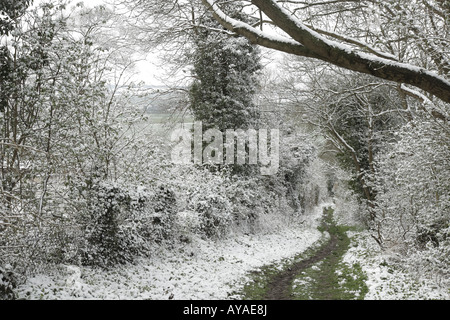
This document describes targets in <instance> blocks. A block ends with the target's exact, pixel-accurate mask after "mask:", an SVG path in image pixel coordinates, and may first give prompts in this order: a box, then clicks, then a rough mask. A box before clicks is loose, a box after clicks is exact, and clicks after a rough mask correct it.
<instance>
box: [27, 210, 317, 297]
mask: <svg viewBox="0 0 450 320" xmlns="http://www.w3.org/2000/svg"><path fill="white" fill-rule="evenodd" d="M321 213H322V209H321V207H318V208H317V209H316V210H315V212H314V213H313V214H312V215H311V216H309V217H308V218H307V219H304V220H303V221H302V222H300V223H291V224H283V225H280V226H279V227H278V228H275V229H273V230H271V232H266V233H261V234H253V235H236V236H234V237H232V238H230V239H226V240H221V241H210V240H208V241H205V240H202V239H200V238H193V241H192V242H191V243H189V244H184V245H179V246H178V247H176V248H172V249H163V248H161V249H160V250H159V251H157V252H156V251H155V252H154V254H153V256H152V257H151V258H146V259H140V260H139V261H138V262H137V263H136V264H134V265H124V266H120V267H117V268H114V269H113V270H109V271H106V270H101V269H98V268H89V267H82V268H78V267H75V266H60V267H58V268H55V270H53V271H52V272H48V273H47V274H40V275H36V276H35V277H33V278H30V279H29V280H28V281H27V282H26V283H25V284H24V285H22V286H21V287H19V290H18V293H19V296H20V298H24V299H158V300H159V299H169V298H170V299H233V298H239V297H238V296H234V295H233V292H234V291H236V290H239V289H240V288H242V286H243V285H244V283H245V282H246V281H247V280H248V278H247V274H248V272H249V271H252V270H256V269H258V268H259V267H262V266H263V265H266V264H269V263H272V262H276V261H278V260H281V259H284V258H289V257H292V256H294V255H295V254H297V253H301V252H303V251H305V250H306V249H307V248H308V247H310V246H311V245H313V244H314V243H315V242H316V241H318V240H319V239H320V237H321V233H320V232H319V231H318V230H317V225H318V223H319V219H320V215H321Z"/></svg>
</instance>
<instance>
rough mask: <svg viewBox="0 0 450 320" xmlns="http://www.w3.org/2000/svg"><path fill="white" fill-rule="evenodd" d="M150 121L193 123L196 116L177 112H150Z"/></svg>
mask: <svg viewBox="0 0 450 320" xmlns="http://www.w3.org/2000/svg"><path fill="white" fill-rule="evenodd" d="M147 116H148V121H149V122H150V123H160V124H164V123H192V122H193V121H194V117H193V116H191V115H183V114H176V113H149V114H148V115H147Z"/></svg>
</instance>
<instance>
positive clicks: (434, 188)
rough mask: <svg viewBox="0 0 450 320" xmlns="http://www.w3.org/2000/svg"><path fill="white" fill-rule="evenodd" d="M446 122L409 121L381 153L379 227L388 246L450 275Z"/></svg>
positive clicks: (420, 267)
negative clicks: (449, 267)
mask: <svg viewBox="0 0 450 320" xmlns="http://www.w3.org/2000/svg"><path fill="white" fill-rule="evenodd" d="M442 125H443V123H442V122H440V121H436V120H432V119H426V120H424V119H420V121H413V122H409V123H408V124H406V125H405V126H404V127H403V128H402V130H400V131H399V132H398V134H397V136H398V142H396V143H393V144H392V145H390V146H388V147H387V151H386V152H385V153H381V154H380V155H379V159H378V169H377V171H378V172H377V182H378V185H377V191H378V196H377V199H378V201H377V220H376V227H375V228H374V229H375V230H376V232H377V233H379V236H381V238H382V240H383V242H384V243H385V244H386V246H388V247H393V248H394V249H395V250H397V251H399V252H402V253H405V254H406V255H405V256H408V257H409V259H410V261H409V263H411V267H412V266H413V268H416V269H417V270H418V271H420V272H423V271H425V270H428V271H435V272H436V273H437V274H441V275H442V276H444V277H446V278H447V279H448V265H449V255H448V250H449V246H450V242H449V239H450V238H449V232H450V225H449V221H450V198H449V192H448V190H449V188H450V184H449V179H448V177H449V176H450V163H449V159H450V149H449V147H450V136H449V134H448V131H446V130H443V129H444V128H443V127H442Z"/></svg>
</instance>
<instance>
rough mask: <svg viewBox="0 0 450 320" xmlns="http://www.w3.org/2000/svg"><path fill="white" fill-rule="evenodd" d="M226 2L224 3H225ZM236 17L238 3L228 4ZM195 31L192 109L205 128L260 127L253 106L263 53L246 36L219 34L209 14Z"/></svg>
mask: <svg viewBox="0 0 450 320" xmlns="http://www.w3.org/2000/svg"><path fill="white" fill-rule="evenodd" d="M224 3H225V2H224ZM226 6H227V7H229V9H230V10H232V11H233V14H234V15H242V13H241V11H242V6H241V4H240V3H239V2H236V3H228V4H226ZM197 24H198V25H199V27H197V28H195V29H194V31H193V35H192V38H193V44H194V45H193V52H192V53H191V54H188V56H190V59H192V63H193V75H194V81H193V83H192V85H191V88H190V108H191V109H192V111H193V114H194V116H195V118H196V120H198V121H202V122H203V124H204V126H205V129H209V128H212V127H215V128H218V129H219V130H226V129H247V128H248V127H249V126H250V127H255V126H257V125H258V119H259V110H258V109H257V108H256V105H255V103H254V94H255V92H256V90H257V87H258V77H257V76H258V71H259V70H260V69H261V67H262V66H261V62H260V60H261V54H260V52H259V49H258V47H256V46H254V45H252V44H251V43H250V42H249V41H248V40H247V39H245V38H243V37H230V35H228V34H226V33H222V32H218V31H217V30H220V29H221V28H222V27H221V25H220V24H219V23H218V22H217V21H215V20H214V18H213V17H212V15H211V13H210V12H206V13H205V14H204V15H202V17H201V18H199V21H197Z"/></svg>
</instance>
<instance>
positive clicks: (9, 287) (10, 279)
mask: <svg viewBox="0 0 450 320" xmlns="http://www.w3.org/2000/svg"><path fill="white" fill-rule="evenodd" d="M8 266H9V265H8ZM16 285H17V283H16V279H15V276H14V273H13V272H12V271H10V270H7V268H5V267H2V266H1V265H0V300H14V299H15V297H16V295H15V293H14V289H15V287H16Z"/></svg>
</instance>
